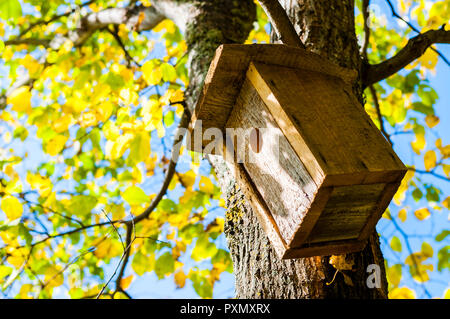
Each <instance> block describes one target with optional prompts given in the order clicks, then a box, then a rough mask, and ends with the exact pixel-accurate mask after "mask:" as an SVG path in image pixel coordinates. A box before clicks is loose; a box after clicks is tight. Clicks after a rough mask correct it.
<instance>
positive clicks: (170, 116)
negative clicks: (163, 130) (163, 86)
mask: <svg viewBox="0 0 450 319" xmlns="http://www.w3.org/2000/svg"><path fill="white" fill-rule="evenodd" d="M174 121H175V112H174V111H169V112H167V113H166V114H165V115H164V124H165V125H166V126H171V125H172V124H173V122H174Z"/></svg>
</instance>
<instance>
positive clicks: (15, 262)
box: [6, 256, 25, 269]
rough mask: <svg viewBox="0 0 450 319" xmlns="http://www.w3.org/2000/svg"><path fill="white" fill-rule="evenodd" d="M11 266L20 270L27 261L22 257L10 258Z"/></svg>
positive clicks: (8, 259)
mask: <svg viewBox="0 0 450 319" xmlns="http://www.w3.org/2000/svg"><path fill="white" fill-rule="evenodd" d="M6 260H7V261H8V263H9V264H11V265H13V266H14V267H16V269H19V268H20V267H22V265H23V263H24V261H25V259H24V257H22V256H9V257H8V258H7V259H6Z"/></svg>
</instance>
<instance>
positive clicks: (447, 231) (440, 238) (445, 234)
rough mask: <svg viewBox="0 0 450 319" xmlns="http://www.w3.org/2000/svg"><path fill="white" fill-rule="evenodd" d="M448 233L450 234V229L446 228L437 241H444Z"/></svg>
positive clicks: (437, 237)
mask: <svg viewBox="0 0 450 319" xmlns="http://www.w3.org/2000/svg"><path fill="white" fill-rule="evenodd" d="M448 235H450V230H447V229H444V230H443V231H442V232H440V233H439V235H437V236H436V238H435V239H436V241H443V240H444V239H445V238H446V237H447V236H448Z"/></svg>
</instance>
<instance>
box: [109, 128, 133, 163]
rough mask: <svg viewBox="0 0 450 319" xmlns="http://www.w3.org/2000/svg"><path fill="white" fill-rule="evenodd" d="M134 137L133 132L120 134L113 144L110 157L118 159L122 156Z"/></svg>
mask: <svg viewBox="0 0 450 319" xmlns="http://www.w3.org/2000/svg"><path fill="white" fill-rule="evenodd" d="M133 138H134V135H133V134H131V133H126V134H125V135H121V136H119V137H118V138H117V139H116V140H115V142H114V144H113V145H112V148H111V152H110V158H111V159H117V158H119V157H121V156H122V155H123V153H125V151H126V150H127V149H128V146H129V144H130V142H131V140H132V139H133Z"/></svg>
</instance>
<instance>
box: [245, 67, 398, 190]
mask: <svg viewBox="0 0 450 319" xmlns="http://www.w3.org/2000/svg"><path fill="white" fill-rule="evenodd" d="M247 77H248V79H249V80H250V81H251V82H252V84H253V85H254V87H255V88H256V90H257V91H258V93H259V95H260V96H261V98H262V99H263V101H264V102H265V103H266V105H267V106H268V108H269V110H270V112H271V113H272V115H273V117H274V118H275V119H276V121H277V123H278V125H279V127H280V128H281V130H282V131H283V133H284V135H285V136H286V137H287V138H288V140H289V142H290V143H291V145H292V147H293V148H294V150H295V151H296V153H297V155H298V156H299V158H300V159H301V161H302V162H303V163H304V164H305V166H306V168H307V170H308V171H309V173H310V174H311V176H312V177H313V179H314V181H315V182H316V184H318V185H322V186H342V185H355V184H374V183H382V182H387V183H390V182H398V181H400V180H401V179H402V178H403V176H404V174H405V173H406V167H405V166H404V165H403V163H402V162H401V161H400V159H399V158H398V157H397V155H396V154H395V152H394V151H393V150H392V147H391V146H390V145H389V143H388V142H387V141H386V140H385V138H384V137H383V136H382V135H381V133H380V131H379V130H378V128H376V126H375V125H374V124H373V122H372V120H371V119H370V117H369V116H368V115H367V114H366V112H365V111H364V109H363V108H362V107H361V105H360V104H359V102H358V101H357V100H356V98H355V97H354V95H353V93H352V92H351V88H350V87H349V86H348V85H347V84H346V83H345V82H344V81H343V80H341V79H340V78H338V77H333V76H330V75H325V74H323V73H319V72H314V71H311V70H303V69H293V68H288V67H281V66H274V65H269V64H263V63H253V62H252V63H251V64H250V67H249V70H248V72H247Z"/></svg>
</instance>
